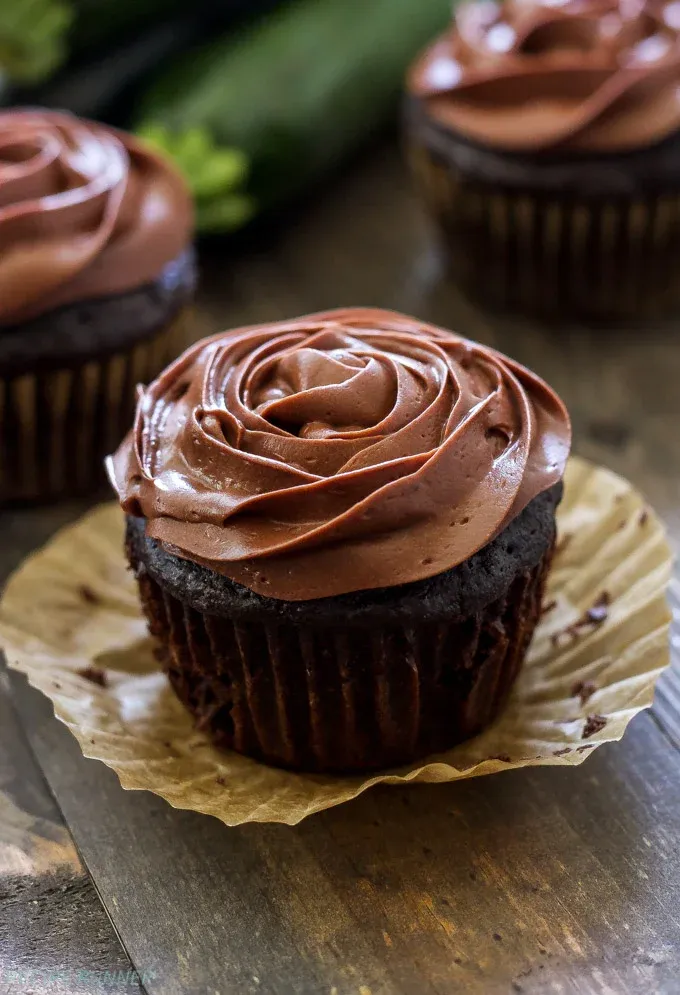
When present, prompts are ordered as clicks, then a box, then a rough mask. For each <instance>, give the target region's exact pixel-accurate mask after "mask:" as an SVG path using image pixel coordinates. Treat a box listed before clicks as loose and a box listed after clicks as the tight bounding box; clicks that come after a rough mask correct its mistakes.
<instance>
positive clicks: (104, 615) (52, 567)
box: [0, 459, 671, 825]
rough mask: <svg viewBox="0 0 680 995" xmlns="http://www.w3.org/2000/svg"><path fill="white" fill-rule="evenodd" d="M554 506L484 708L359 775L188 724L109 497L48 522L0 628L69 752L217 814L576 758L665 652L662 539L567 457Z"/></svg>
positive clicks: (290, 811)
mask: <svg viewBox="0 0 680 995" xmlns="http://www.w3.org/2000/svg"><path fill="white" fill-rule="evenodd" d="M558 517H559V540H558V546H557V551H556V555H555V560H554V563H553V568H552V571H551V574H550V576H549V579H548V585H547V590H546V594H545V600H544V604H543V613H542V619H541V622H540V624H539V627H538V630H537V633H536V635H535V638H534V640H533V642H532V645H531V648H530V650H529V654H528V657H527V660H526V662H525V664H524V667H523V668H522V670H521V671H520V675H519V678H518V680H517V682H516V684H515V686H514V689H513V691H512V693H511V695H510V698H509V701H508V704H507V706H506V707H505V708H504V710H503V712H502V714H501V715H500V717H499V718H498V719H497V721H496V722H495V723H494V724H493V725H492V726H491V727H490V728H489V729H488V730H486V731H485V732H483V733H482V734H481V735H479V736H477V737H476V738H475V739H472V740H469V741H468V742H466V743H462V744H461V745H460V746H457V747H455V748H454V749H452V750H449V751H448V752H446V753H443V754H440V755H438V756H433V757H430V758H428V759H427V760H426V761H420V762H419V763H414V764H411V765H409V766H407V767H403V768H400V769H397V770H390V771H385V772H381V773H379V774H376V775H372V776H354V777H337V776H336V777H334V776H322V775H318V774H316V775H311V774H310V775H304V774H294V773H291V772H288V771H284V770H281V769H277V768H274V767H267V766H265V765H264V764H260V763H257V762H256V761H254V760H248V759H246V758H244V757H242V756H241V755H240V754H238V753H233V752H228V751H221V750H219V749H217V748H216V747H214V746H213V745H211V743H210V742H209V741H208V740H207V738H206V737H205V735H203V734H202V733H200V732H197V731H196V730H195V729H194V728H193V726H192V723H191V720H190V718H189V715H188V713H187V712H186V711H185V709H184V708H183V707H182V705H181V704H180V703H179V701H178V700H177V698H176V697H175V695H174V694H173V693H172V691H171V690H170V687H169V686H168V682H167V679H166V678H165V676H164V675H163V674H162V673H160V672H159V670H158V667H157V664H156V662H155V660H154V656H153V645H152V642H151V640H150V638H149V637H148V635H147V631H146V624H145V622H144V620H143V618H142V615H141V611H140V608H139V604H138V598H137V592H136V590H135V583H134V579H133V576H132V573H131V571H129V570H128V569H127V567H126V563H125V558H124V556H123V552H122V542H123V516H122V514H121V512H120V510H119V509H118V508H117V507H116V506H114V505H103V506H101V507H99V508H97V509H95V510H94V511H93V512H91V513H90V514H89V515H87V516H86V517H85V518H83V519H81V521H79V522H78V523H76V524H75V525H74V526H71V527H69V528H67V529H65V530H64V531H62V532H60V533H59V534H57V536H56V537H55V538H54V539H53V540H52V541H51V542H50V543H49V544H48V545H47V546H46V547H45V548H44V549H43V550H41V551H40V552H38V553H36V554H34V555H33V556H32V557H30V558H29V559H28V560H27V561H26V562H25V563H24V565H23V566H22V567H21V568H20V569H19V570H18V571H17V572H16V573H15V574H14V575H13V577H12V578H11V579H10V581H9V583H8V585H7V588H6V591H5V595H4V599H3V602H2V605H1V606H0V642H1V643H2V645H3V646H4V647H5V651H6V655H7V660H8V662H9V664H10V666H12V667H14V668H16V669H17V670H20V671H22V672H23V673H24V674H26V676H27V677H28V680H29V682H30V683H31V684H32V685H33V686H34V687H36V688H38V689H39V690H40V691H42V692H43V693H44V694H46V695H47V696H48V697H49V698H51V699H52V701H53V703H54V710H55V714H56V715H57V717H58V718H59V719H61V720H62V721H63V722H64V723H65V724H66V725H67V726H68V727H69V729H70V730H71V731H72V733H73V734H74V735H75V736H76V738H77V740H78V742H79V743H80V746H81V748H82V750H83V753H84V754H85V755H86V756H88V757H94V758H96V759H98V760H101V761H103V762H104V763H106V764H107V765H108V766H109V767H111V768H113V770H115V771H116V773H117V774H118V776H119V778H120V781H121V784H122V785H123V787H124V788H128V789H147V790H149V791H153V792H155V793H156V794H158V795H161V797H163V798H165V799H166V800H167V801H169V802H170V804H171V805H174V806H175V807H177V808H186V809H193V810H195V811H197V812H203V813H207V814H210V815H214V816H216V817H217V818H218V819H221V820H222V821H223V822H225V823H226V824H228V825H239V824H241V823H244V822H284V823H288V824H291V825H292V824H295V823H297V822H299V821H300V820H301V819H303V818H304V817H305V816H307V815H310V814H311V813H313V812H317V811H320V810H321V809H325V808H328V807H330V806H333V805H338V804H340V803H342V802H345V801H348V800H349V799H351V798H354V797H355V796H356V795H358V794H360V793H361V792H362V791H364V790H366V789H367V788H370V787H371V786H372V785H374V784H379V783H385V784H404V783H406V782H411V781H429V782H433V781H455V780H458V779H461V778H467V777H475V776H479V775H481V774H491V773H495V772H497V771H503V770H508V769H512V768H515V767H523V766H536V765H543V764H553V765H575V764H580V763H581V762H582V761H583V760H585V759H586V757H587V756H588V755H589V754H590V753H591V752H592V750H593V749H595V748H596V747H597V746H599V745H600V744H601V743H604V742H608V741H611V740H617V739H620V738H621V736H622V735H623V733H624V730H625V728H626V726H627V724H628V722H629V721H630V720H631V718H632V717H633V716H634V715H635V714H636V713H637V712H638V711H640V710H641V709H643V708H646V707H648V706H649V705H650V704H651V702H652V698H653V694H654V685H655V682H656V680H657V678H658V676H659V674H660V672H661V670H662V669H663V667H665V666H666V664H667V662H668V627H669V612H668V608H667V605H666V599H665V591H666V586H667V583H668V579H669V574H670V566H671V553H670V550H669V548H668V545H667V543H666V540H665V537H664V531H663V527H662V526H661V524H660V522H659V521H658V519H657V518H656V516H655V515H654V513H653V512H652V511H651V510H650V509H649V508H647V507H646V505H645V503H644V501H643V499H642V498H641V497H640V495H639V494H638V493H636V491H635V490H634V489H633V488H632V487H631V485H630V484H628V483H627V482H626V481H625V480H622V479H621V478H620V477H617V476H615V475H614V474H612V473H610V472H608V471H607V470H604V469H601V468H598V467H595V466H592V465H591V464H588V463H586V462H584V461H582V460H580V459H573V460H572V461H571V463H570V464H569V467H568V471H567V476H566V493H565V498H564V500H563V502H562V504H561V506H560V509H559V513H558ZM575 776H576V775H575Z"/></svg>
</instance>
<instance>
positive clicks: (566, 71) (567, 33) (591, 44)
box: [409, 0, 680, 152]
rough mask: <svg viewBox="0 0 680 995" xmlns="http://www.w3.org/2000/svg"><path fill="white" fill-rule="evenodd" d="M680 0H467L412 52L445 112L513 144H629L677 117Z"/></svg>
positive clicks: (432, 107) (468, 130)
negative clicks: (429, 41)
mask: <svg viewBox="0 0 680 995" xmlns="http://www.w3.org/2000/svg"><path fill="white" fill-rule="evenodd" d="M679 33H680V0H669V2H664V0H543V2H541V0H505V2H496V0H472V2H467V3H463V4H462V5H461V6H460V7H459V8H458V10H457V12H456V16H455V21H454V23H453V26H452V27H451V29H450V30H449V31H448V32H447V33H446V34H445V35H444V36H442V37H441V38H439V39H438V40H437V41H436V42H435V43H434V44H433V45H432V46H430V48H429V49H428V50H427V51H426V52H425V53H424V54H423V55H422V56H421V57H420V59H418V60H417V61H416V63H415V64H414V66H413V67H412V70H411V73H410V76H409V89H410V92H411V93H412V94H413V95H414V96H416V97H418V98H423V99H424V100H425V101H426V102H427V105H428V109H429V112H430V113H431V115H432V116H433V117H434V118H435V120H438V121H439V122H440V123H441V124H443V125H445V126H446V127H448V128H451V129H454V130H455V131H457V132H459V133H460V134H462V135H463V136H465V137H467V138H469V139H471V140H473V141H477V142H480V143H482V144H485V145H490V146H495V147H499V148H502V149H505V150H508V151H514V150H517V151H532V150H546V149H557V148H560V149H575V150H579V151H593V152H607V151H613V152H618V151H624V150H627V149H634V148H639V147H644V146H647V145H650V144H653V143H655V142H658V141H661V140H662V139H664V138H665V137H667V136H668V135H670V134H672V133H673V132H675V131H677V129H678V128H680V40H679Z"/></svg>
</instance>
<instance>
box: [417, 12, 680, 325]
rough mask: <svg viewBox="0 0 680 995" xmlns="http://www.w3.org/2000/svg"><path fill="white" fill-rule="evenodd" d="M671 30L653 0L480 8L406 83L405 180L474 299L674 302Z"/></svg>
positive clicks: (561, 310)
mask: <svg viewBox="0 0 680 995" xmlns="http://www.w3.org/2000/svg"><path fill="white" fill-rule="evenodd" d="M679 31H680V18H679V17H678V14H677V9H676V6H675V4H673V3H663V2H662V0H647V2H644V0H634V2H632V3H628V4H624V3H619V2H614V0H566V2H562V3H559V4H553V3H548V2H544V3H541V2H537V0H530V2H520V0H506V2H505V3H496V2H494V0H477V2H474V0H473V2H470V3H464V4H463V5H462V6H460V7H459V8H458V10H457V13H456V17H455V22H454V23H453V25H452V27H451V29H450V30H449V31H448V32H447V33H446V34H445V35H444V36H442V37H441V38H439V39H438V40H437V41H436V42H435V43H434V44H433V45H432V46H431V47H430V48H429V49H428V50H427V51H426V52H425V53H423V55H422V56H421V57H420V58H419V59H418V60H417V61H416V63H415V64H414V66H413V67H412V70H411V72H410V74H409V77H408V83H407V91H408V94H407V102H406V132H407V144H408V150H409V155H410V158H411V161H412V164H413V169H414V175H415V177H416V180H417V183H418V185H419V187H420V188H421V190H422V192H423V194H424V196H425V199H426V201H427V203H428V205H429V207H430V209H431V211H432V213H433V214H434V216H435V218H436V220H437V221H438V222H439V225H440V227H441V230H442V232H443V234H444V236H445V240H446V242H447V244H448V246H449V247H450V250H451V254H452V262H453V267H454V271H455V274H456V276H457V277H458V279H459V280H460V282H461V284H462V286H463V287H464V288H465V289H466V290H467V291H468V292H470V293H471V294H472V295H473V296H474V297H476V298H477V299H479V300H480V301H482V302H484V303H487V304H490V305H492V306H496V307H500V308H503V309H509V310H515V311H523V312H531V313H535V314H539V315H542V316H547V317H550V318H562V317H574V316H575V317H587V318H595V319H605V320H611V319H617V318H618V319H620V318H631V317H632V318H635V317H643V316H647V315H653V314H660V313H664V312H668V311H672V310H674V309H675V308H677V307H678V306H679V305H680V98H679V97H678V94H679V93H680V39H679V37H678V32H679Z"/></svg>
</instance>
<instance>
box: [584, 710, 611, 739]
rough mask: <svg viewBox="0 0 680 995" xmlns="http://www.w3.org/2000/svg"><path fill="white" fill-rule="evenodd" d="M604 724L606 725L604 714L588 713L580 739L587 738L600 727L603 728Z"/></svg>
mask: <svg viewBox="0 0 680 995" xmlns="http://www.w3.org/2000/svg"><path fill="white" fill-rule="evenodd" d="M606 725H607V720H606V719H605V717H604V715H589V716H588V717H587V718H586V724H585V725H584V727H583V733H582V735H581V739H588V738H589V737H590V736H593V735H594V734H595V733H596V732H599V731H600V729H604V727H605V726H606Z"/></svg>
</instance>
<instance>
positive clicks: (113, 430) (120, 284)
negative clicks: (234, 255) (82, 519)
mask: <svg viewBox="0 0 680 995" xmlns="http://www.w3.org/2000/svg"><path fill="white" fill-rule="evenodd" d="M192 237H193V209H192V203H191V197H190V194H189V191H188V189H187V187H186V185H185V183H184V181H183V180H182V178H181V177H180V176H179V174H178V173H177V172H176V170H175V168H174V167H173V166H172V165H171V164H170V163H169V162H166V161H165V160H164V159H163V158H161V157H160V156H159V155H158V154H156V153H155V152H153V151H152V150H151V149H148V148H147V147H146V146H145V145H143V144H142V143H141V142H139V141H138V140H137V139H135V138H133V137H132V136H131V135H127V134H124V133H122V132H119V131H116V130H114V129H112V128H109V127H106V126H104V125H101V124H96V123H94V122H91V121H85V120H80V119H78V118H75V117H73V116H71V115H70V114H66V113H59V112H55V111H48V110H40V109H32V108H29V109H11V110H7V111H4V112H2V113H0V501H2V502H8V501H24V500H36V499H38V500H40V499H52V498H57V497H61V496H65V495H72V494H77V493H83V492H85V491H88V490H91V489H92V488H94V487H96V486H97V484H99V483H100V482H101V480H102V461H103V458H104V456H105V455H106V453H107V452H110V451H111V448H112V447H113V446H115V445H117V443H118V442H119V441H120V440H121V438H122V437H123V435H124V433H125V431H126V430H127V428H128V427H129V423H130V418H131V417H132V413H133V411H134V404H135V390H136V385H137V384H138V383H140V382H143V383H146V382H148V381H149V380H152V379H153V378H154V376H155V375H156V374H157V373H158V372H159V371H160V370H161V369H162V368H163V367H164V366H165V365H166V364H167V363H168V362H169V360H170V359H172V358H173V357H174V356H175V355H177V354H178V353H179V352H181V350H182V349H183V348H185V347H186V345H187V344H188V342H189V341H190V339H189V337H188V336H189V329H188V322H187V314H186V312H187V306H188V305H189V304H190V302H191V300H192V297H193V293H194V287H195V282H196V271H195V260H194V255H193V250H192Z"/></svg>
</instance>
